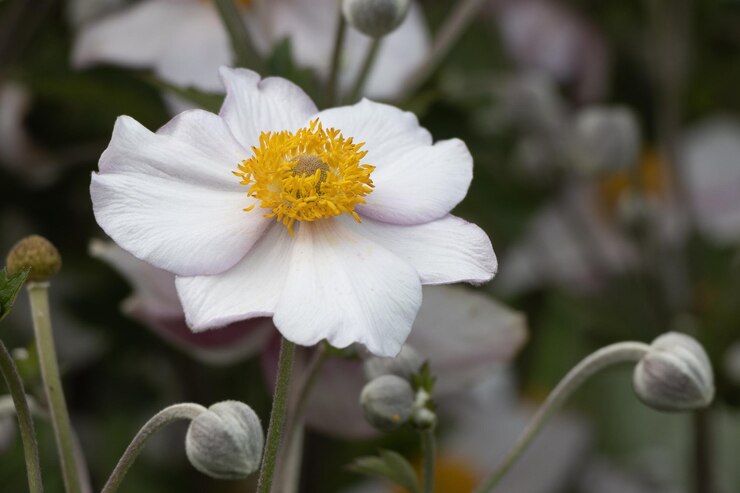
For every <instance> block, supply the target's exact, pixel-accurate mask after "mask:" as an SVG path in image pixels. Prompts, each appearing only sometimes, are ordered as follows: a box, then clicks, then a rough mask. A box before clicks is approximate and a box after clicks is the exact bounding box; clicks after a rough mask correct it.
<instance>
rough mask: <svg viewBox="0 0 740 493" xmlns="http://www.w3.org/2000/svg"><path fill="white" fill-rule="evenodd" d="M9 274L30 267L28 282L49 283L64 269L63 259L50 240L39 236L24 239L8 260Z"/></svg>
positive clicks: (9, 255) (14, 248) (16, 246)
mask: <svg viewBox="0 0 740 493" xmlns="http://www.w3.org/2000/svg"><path fill="white" fill-rule="evenodd" d="M6 263H7V268H8V273H9V274H15V273H16V272H20V271H22V270H23V269H27V268H29V267H30V269H31V271H30V272H29V274H28V280H29V281H31V282H43V281H48V280H49V279H50V278H51V277H52V276H53V275H54V274H56V273H57V272H59V269H60V268H61V267H62V257H61V255H59V251H58V250H57V249H56V247H55V246H54V245H52V244H51V242H50V241H49V240H47V239H46V238H44V237H43V236H39V235H31V236H28V237H26V238H23V239H22V240H21V241H19V242H18V243H16V244H15V246H14V247H13V248H12V249H11V250H10V253H9V254H8V259H7V262H6Z"/></svg>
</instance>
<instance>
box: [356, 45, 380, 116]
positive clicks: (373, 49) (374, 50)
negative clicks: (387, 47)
mask: <svg viewBox="0 0 740 493" xmlns="http://www.w3.org/2000/svg"><path fill="white" fill-rule="evenodd" d="M382 41H383V38H374V39H373V40H372V41H371V42H370V46H369V47H368V49H367V53H365V59H364V60H363V61H362V68H361V69H360V72H359V73H358V74H357V78H356V79H355V83H354V85H353V86H352V90H351V91H350V93H349V94H350V96H349V98H350V102H351V103H354V102H356V101H357V100H358V99H360V96H362V90H363V89H364V88H365V83H366V82H367V78H368V76H369V75H370V69H371V68H372V67H373V63H374V62H375V59H376V58H377V56H378V51H379V50H380V43H381V42H382Z"/></svg>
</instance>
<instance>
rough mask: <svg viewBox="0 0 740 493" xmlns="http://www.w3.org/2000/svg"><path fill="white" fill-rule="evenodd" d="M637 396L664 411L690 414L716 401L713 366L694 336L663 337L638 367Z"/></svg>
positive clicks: (634, 379) (651, 348) (636, 375)
mask: <svg viewBox="0 0 740 493" xmlns="http://www.w3.org/2000/svg"><path fill="white" fill-rule="evenodd" d="M633 385H634V388H635V392H636V393H637V396H638V397H639V398H640V400H641V401H642V402H644V403H645V404H647V405H648V406H650V407H653V408H655V409H658V410H661V411H691V410H694V409H700V408H703V407H707V406H708V405H709V404H711V402H712V400H713V399H714V376H713V373H712V365H711V364H710V362H709V357H708V356H707V353H706V352H705V351H704V348H703V347H702V346H701V344H699V342H698V341H697V340H696V339H694V338H693V337H690V336H687V335H685V334H679V333H678V332H669V333H667V334H663V335H662V336H660V337H658V338H657V339H655V340H654V341H653V343H652V344H651V345H650V349H649V351H648V352H647V354H646V355H645V356H643V357H642V359H641V360H640V362H639V363H638V364H637V366H636V367H635V373H634V376H633Z"/></svg>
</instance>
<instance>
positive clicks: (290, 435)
mask: <svg viewBox="0 0 740 493" xmlns="http://www.w3.org/2000/svg"><path fill="white" fill-rule="evenodd" d="M328 358H329V352H328V351H327V350H326V345H325V344H320V345H319V347H318V348H317V349H316V351H315V352H314V354H313V357H312V358H311V361H310V362H309V363H308V366H307V367H306V369H305V371H304V372H303V373H304V375H305V377H304V378H303V381H302V383H301V385H300V387H299V389H298V398H297V399H296V401H295V404H294V405H293V407H292V409H291V410H290V412H289V413H288V422H287V424H286V425H285V443H287V444H288V445H287V447H288V448H287V453H286V454H285V455H284V460H283V461H282V462H281V465H280V468H279V469H278V471H279V473H280V475H279V476H280V477H281V478H282V482H281V483H282V489H281V490H280V491H282V492H283V493H294V492H295V491H297V489H298V482H299V481H300V475H301V458H302V456H303V428H304V425H303V414H304V413H305V411H306V404H307V403H308V398H309V396H310V395H311V390H312V389H313V386H314V384H315V383H316V379H317V377H318V376H319V373H321V369H322V368H323V367H324V363H325V362H326V360H327V359H328Z"/></svg>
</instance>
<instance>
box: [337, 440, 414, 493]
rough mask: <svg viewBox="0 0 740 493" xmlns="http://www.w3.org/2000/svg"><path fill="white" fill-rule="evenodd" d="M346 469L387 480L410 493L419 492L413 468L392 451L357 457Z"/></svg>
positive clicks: (403, 458)
mask: <svg viewBox="0 0 740 493" xmlns="http://www.w3.org/2000/svg"><path fill="white" fill-rule="evenodd" d="M347 467H348V469H349V470H350V471H352V472H356V473H358V474H365V475H367V476H376V477H381V478H385V479H388V480H390V481H392V482H394V483H396V484H397V485H399V486H402V487H404V488H406V489H407V490H409V491H410V492H411V493H418V492H419V481H418V479H417V477H416V472H415V471H414V468H413V467H412V466H411V464H409V461H407V460H406V458H405V457H403V456H402V455H401V454H399V453H397V452H393V451H392V450H381V451H380V456H367V457H359V458H357V459H355V461H354V462H353V463H352V464H350V465H349V466H347Z"/></svg>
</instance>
